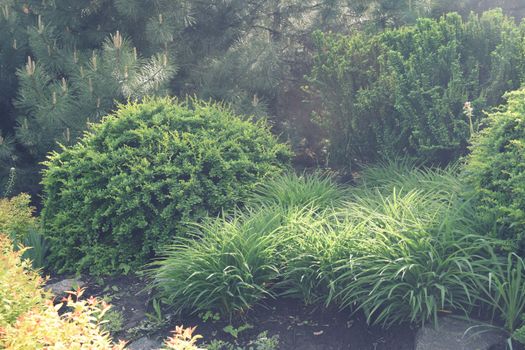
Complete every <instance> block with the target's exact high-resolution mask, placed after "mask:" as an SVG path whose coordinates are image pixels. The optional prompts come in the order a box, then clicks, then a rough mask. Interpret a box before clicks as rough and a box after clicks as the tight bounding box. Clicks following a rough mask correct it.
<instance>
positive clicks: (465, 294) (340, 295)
mask: <svg viewBox="0 0 525 350" xmlns="http://www.w3.org/2000/svg"><path fill="white" fill-rule="evenodd" d="M403 174H405V176H403ZM458 174H459V172H458V168H457V167H451V168H448V169H420V168H416V167H414V166H413V165H410V164H409V163H407V162H406V163H402V164H399V163H391V164H387V165H383V166H375V167H372V168H369V169H365V170H364V171H363V177H362V178H360V185H359V186H357V187H354V188H352V189H346V188H345V187H342V186H341V187H339V190H340V191H341V192H340V193H339V196H337V197H336V198H335V199H336V201H334V202H331V201H327V200H324V199H325V198H324V197H321V200H319V198H320V197H319V196H318V194H319V193H322V191H318V190H317V189H318V188H323V189H326V190H328V192H330V191H331V190H333V189H334V186H336V187H338V186H337V185H333V183H332V181H333V180H330V179H329V178H327V177H319V176H318V175H313V176H312V177H309V176H304V177H299V176H296V175H288V176H283V177H280V178H277V179H271V180H269V181H268V182H267V183H266V184H265V185H263V187H261V188H266V189H271V188H272V187H273V185H272V184H279V185H278V186H277V187H278V188H277V190H276V191H274V192H271V191H270V193H269V194H268V196H267V197H264V195H262V192H263V191H261V190H260V188H259V191H260V192H259V193H257V194H255V195H254V197H253V198H254V199H255V201H254V203H250V202H248V203H247V205H246V207H247V208H253V209H251V210H252V211H254V212H255V213H253V212H251V211H249V210H248V209H246V210H248V211H245V212H241V213H235V214H234V215H233V217H232V218H228V219H217V220H215V221H209V222H207V224H206V225H204V226H201V229H200V230H199V232H198V234H197V240H192V239H190V240H184V241H179V242H178V243H177V244H175V245H173V246H172V248H171V249H170V251H168V254H167V256H166V257H165V258H163V259H162V260H160V261H159V262H158V263H157V265H156V266H155V268H154V270H153V277H154V285H155V287H156V288H158V289H159V290H160V291H161V293H162V294H163V296H164V297H165V298H167V299H168V300H169V302H170V303H171V304H172V305H174V306H175V307H176V309H177V310H178V311H182V310H197V311H198V310H200V311H202V312H205V311H208V310H219V311H221V312H223V311H227V312H228V314H230V315H231V314H232V311H233V310H235V311H237V313H239V312H240V313H242V312H243V311H245V310H246V309H249V308H250V307H252V306H253V305H255V304H256V303H260V302H262V300H263V299H264V298H272V297H275V296H276V295H278V296H281V297H293V298H299V299H301V300H303V301H304V302H305V303H307V304H316V305H319V304H324V305H327V306H328V305H333V306H337V307H340V308H344V309H349V310H352V311H354V312H357V311H362V312H364V314H365V315H366V317H367V320H368V321H369V322H370V323H374V324H375V323H380V324H382V325H383V326H386V327H388V326H391V325H394V324H400V323H401V324H402V323H416V324H424V323H426V322H437V318H438V315H439V313H440V312H454V313H462V314H464V315H468V314H469V312H471V311H472V310H473V309H474V308H477V307H479V306H480V305H481V304H487V301H486V299H488V297H487V296H486V295H485V294H484V292H483V291H484V289H485V290H488V289H490V290H492V289H493V287H492V286H491V284H490V283H489V282H488V281H489V279H490V277H489V276H490V274H491V273H496V271H497V269H498V268H499V267H502V266H504V265H500V262H499V260H498V258H497V257H496V256H495V255H494V254H493V251H494V250H495V249H496V250H497V249H499V245H500V244H501V242H499V241H496V240H492V239H488V238H486V237H485V236H481V235H479V234H477V232H476V229H475V227H476V226H475V222H476V220H477V219H478V218H477V217H476V215H475V209H474V208H473V207H472V203H471V202H470V201H465V200H463V199H462V198H461V196H460V195H461V193H462V187H461V181H460V178H459V176H458ZM367 176H369V177H367ZM287 186H288V187H289V188H290V193H292V195H291V196H286V195H285V194H286V191H285V189H286V187H287ZM312 188H313V189H314V190H313V191H310V189H312ZM298 189H299V190H298ZM303 192H305V193H307V192H310V194H311V195H305V196H301V195H300V194H302V193H303ZM335 192H336V191H334V193H335ZM261 203H262V204H261ZM316 205H317V206H316ZM268 266H270V267H271V270H269V271H270V273H268V271H267V270H262V269H263V267H264V268H267V267H268ZM502 268H504V267H502ZM492 270H494V271H492ZM247 271H250V272H251V273H250V274H248V273H247ZM518 274H519V273H518ZM491 283H494V281H493V282H491ZM498 298H499V297H498ZM498 300H499V299H498ZM221 303H223V304H221Z"/></svg>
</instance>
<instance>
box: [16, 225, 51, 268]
mask: <svg viewBox="0 0 525 350" xmlns="http://www.w3.org/2000/svg"><path fill="white" fill-rule="evenodd" d="M22 243H23V246H24V247H26V250H25V251H24V254H23V255H22V258H24V259H29V260H31V263H32V265H33V268H35V269H42V268H44V267H46V265H47V255H48V254H49V243H48V242H47V240H46V239H45V237H44V235H43V234H42V233H41V232H40V228H39V230H36V229H30V230H29V232H28V234H27V235H26V236H25V237H24V241H23V242H22Z"/></svg>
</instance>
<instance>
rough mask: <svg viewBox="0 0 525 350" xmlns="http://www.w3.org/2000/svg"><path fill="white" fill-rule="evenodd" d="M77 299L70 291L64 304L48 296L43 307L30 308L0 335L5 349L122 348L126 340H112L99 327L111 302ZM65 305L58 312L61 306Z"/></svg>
mask: <svg viewBox="0 0 525 350" xmlns="http://www.w3.org/2000/svg"><path fill="white" fill-rule="evenodd" d="M81 295H82V292H81V291H79V292H78V293H76V295H75V299H76V300H74V299H73V298H72V296H71V295H70V296H69V297H68V298H67V300H65V301H64V302H63V303H62V304H59V305H54V304H53V302H52V301H51V300H47V301H46V302H45V303H44V305H43V308H42V309H41V310H30V311H28V312H26V313H25V314H23V315H21V316H20V317H19V318H18V319H17V321H16V322H15V323H14V324H13V325H8V326H7V327H6V328H5V329H4V330H3V334H2V336H0V344H2V346H4V348H5V349H6V350H15V349H16V350H39V349H42V350H44V349H49V350H52V349H56V350H59V349H71V350H121V349H124V346H125V343H124V342H120V343H118V344H113V343H112V341H111V339H110V336H109V333H106V332H103V331H101V330H100V325H101V321H102V318H103V316H104V313H105V312H106V311H107V310H108V309H109V306H108V305H105V304H103V303H102V304H100V303H99V301H98V300H96V299H94V298H90V299H87V300H79V299H78V298H79V297H80V296H81ZM62 307H65V309H66V310H65V311H64V312H63V313H62V314H59V312H58V310H60V309H61V308H62Z"/></svg>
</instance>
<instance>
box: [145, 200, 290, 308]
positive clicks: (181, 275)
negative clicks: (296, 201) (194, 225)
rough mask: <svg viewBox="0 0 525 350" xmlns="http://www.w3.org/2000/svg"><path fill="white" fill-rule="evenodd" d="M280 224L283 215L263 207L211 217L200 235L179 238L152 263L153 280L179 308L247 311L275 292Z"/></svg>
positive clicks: (167, 298)
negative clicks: (253, 210)
mask: <svg viewBox="0 0 525 350" xmlns="http://www.w3.org/2000/svg"><path fill="white" fill-rule="evenodd" d="M278 228H279V217H278V216H277V215H276V214H275V213H273V212H272V211H264V210H262V211H258V212H256V213H249V212H248V213H244V214H242V215H237V216H234V217H233V218H217V219H209V220H206V221H205V222H204V223H203V224H202V225H199V226H198V231H197V233H196V235H197V237H198V238H200V239H179V240H177V242H176V243H175V244H172V245H171V246H169V248H168V250H167V252H166V254H165V257H164V258H162V259H161V260H159V261H158V262H156V263H155V264H154V265H153V266H154V269H153V270H152V277H153V285H154V286H155V287H156V288H157V289H158V290H159V291H160V293H161V295H162V296H163V297H164V299H165V301H166V302H167V303H168V304H170V305H172V306H173V307H174V308H175V309H176V310H177V312H182V311H191V312H201V311H202V312H205V311H209V310H210V311H219V312H220V313H221V314H222V315H228V316H232V315H233V314H237V315H239V314H242V313H244V312H246V311H247V310H249V309H250V308H252V307H253V306H254V305H255V304H256V303H257V302H259V301H261V300H262V299H263V298H271V297H273V296H274V293H273V291H272V283H274V281H275V280H276V278H277V277H278V275H279V269H278V261H279V258H278V256H277V255H278V254H279V251H278V249H277V247H278V244H279V243H282V241H281V242H280V240H279V239H277V237H276V231H277V230H278Z"/></svg>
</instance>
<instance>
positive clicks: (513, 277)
mask: <svg viewBox="0 0 525 350" xmlns="http://www.w3.org/2000/svg"><path fill="white" fill-rule="evenodd" d="M497 259H498V257H497V256H494V257H493V261H495V263H493V264H492V265H490V266H488V267H487V268H486V271H485V278H484V279H482V280H480V281H478V288H479V290H480V291H481V293H480V294H481V296H480V299H481V300H482V301H483V302H484V303H485V304H486V305H487V306H488V307H489V308H490V309H491V311H492V315H493V316H496V318H497V319H498V320H501V321H503V325H504V326H503V327H504V329H505V330H506V331H507V332H508V333H509V334H514V332H515V331H517V330H518V329H519V328H520V327H521V326H523V325H524V324H523V320H522V317H523V314H525V295H524V294H523V290H524V288H525V261H524V260H523V258H521V257H519V256H518V255H516V254H513V253H511V254H508V256H507V259H506V260H503V261H498V262H497ZM496 262H497V263H496Z"/></svg>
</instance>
